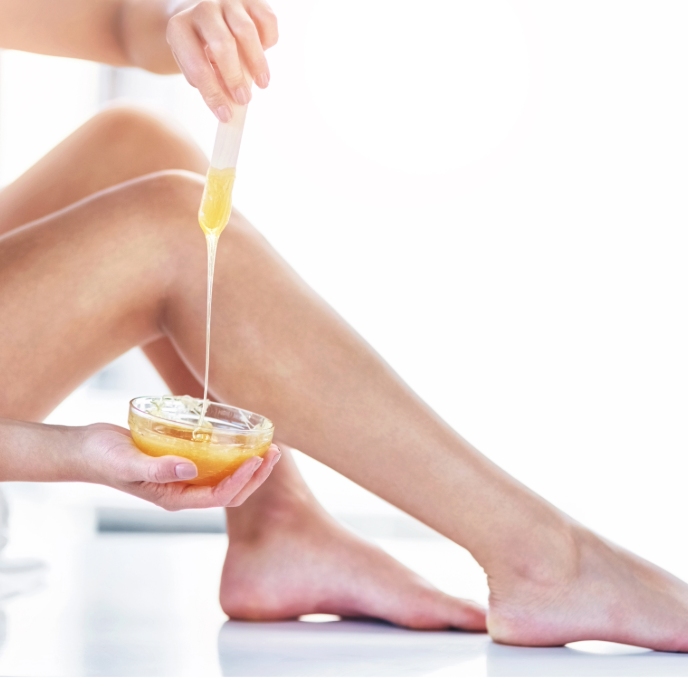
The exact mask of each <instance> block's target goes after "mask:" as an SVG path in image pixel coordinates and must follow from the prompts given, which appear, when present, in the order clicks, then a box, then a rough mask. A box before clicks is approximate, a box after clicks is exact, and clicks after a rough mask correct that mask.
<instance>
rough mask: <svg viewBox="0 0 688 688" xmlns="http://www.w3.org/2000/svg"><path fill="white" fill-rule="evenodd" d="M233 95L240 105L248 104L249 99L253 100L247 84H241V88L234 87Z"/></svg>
mask: <svg viewBox="0 0 688 688" xmlns="http://www.w3.org/2000/svg"><path fill="white" fill-rule="evenodd" d="M232 97H233V98H234V100H235V101H236V102H237V103H239V105H248V101H249V100H251V92H250V91H249V90H248V89H247V88H246V86H239V88H235V89H234V92H233V93H232Z"/></svg>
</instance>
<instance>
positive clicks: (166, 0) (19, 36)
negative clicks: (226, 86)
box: [0, 0, 190, 74]
mask: <svg viewBox="0 0 688 688" xmlns="http://www.w3.org/2000/svg"><path fill="white" fill-rule="evenodd" d="M189 2H190V0H186V1H184V0H62V1H61V2H55V0H0V47H2V48H10V49H14V50H24V51H26V52H32V53H41V54H44V55H57V56H60V57H76V58H80V59H83V60H93V61H94V62H104V63H106V64H111V65H118V66H133V67H141V68H143V69H148V70H150V71H154V72H159V73H162V74H170V73H174V72H178V71H179V68H178V67H177V63H176V61H175V59H174V57H173V55H172V52H171V50H170V48H169V46H168V45H167V39H166V29H167V22H168V20H169V18H170V16H171V15H172V14H173V13H174V12H176V11H179V10H180V9H184V7H185V6H186V5H187V4H189Z"/></svg>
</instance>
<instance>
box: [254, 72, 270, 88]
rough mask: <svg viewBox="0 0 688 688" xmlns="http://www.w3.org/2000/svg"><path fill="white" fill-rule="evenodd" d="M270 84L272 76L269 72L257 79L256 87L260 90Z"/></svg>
mask: <svg viewBox="0 0 688 688" xmlns="http://www.w3.org/2000/svg"><path fill="white" fill-rule="evenodd" d="M269 83H270V75H269V74H268V73H267V72H263V73H262V74H259V75H258V76H257V77H256V85H257V86H259V87H260V88H267V87H268V84H269Z"/></svg>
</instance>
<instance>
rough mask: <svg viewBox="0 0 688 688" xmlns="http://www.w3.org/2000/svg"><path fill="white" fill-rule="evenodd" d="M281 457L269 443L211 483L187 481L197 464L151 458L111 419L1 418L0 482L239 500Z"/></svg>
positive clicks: (204, 502)
mask: <svg viewBox="0 0 688 688" xmlns="http://www.w3.org/2000/svg"><path fill="white" fill-rule="evenodd" d="M279 457H280V452H279V449H277V447H276V446H274V445H273V446H272V447H271V448H270V450H269V451H268V453H267V454H266V455H265V458H264V459H260V458H259V457H254V458H253V459H250V460H248V461H246V463H244V464H243V465H242V466H241V467H240V468H239V469H238V470H237V471H236V472H235V473H234V475H232V476H230V477H229V478H225V480H223V481H222V482H221V483H220V484H219V485H217V486H216V487H212V488H211V487H199V486H195V485H187V484H186V483H184V482H183V481H184V480H190V479H191V478H194V477H196V475H197V470H196V466H195V465H194V464H193V463H192V462H191V461H188V460H186V459H183V458H181V457H177V456H163V457H160V458H152V457H150V456H147V455H146V454H143V453H142V452H140V451H139V450H138V449H137V448H136V446H135V445H134V443H133V442H132V439H131V436H130V434H129V433H128V432H127V431H126V430H125V429H124V428H120V427H118V426H116V425H107V424H105V423H98V424H96V425H89V426H85V427H67V426H60V425H46V424H43V423H25V422H22V421H16V420H5V419H0V482H7V481H15V480H21V481H30V482H60V481H80V482H89V483H100V484H101V485H108V486H110V487H114V488H117V489H119V490H122V491H123V492H128V493H129V494H133V495H135V496H136V497H141V498H142V499H146V500H148V501H150V502H153V503H155V504H158V505H159V506H162V507H163V508H165V509H170V510H177V509H193V508H203V507H212V506H239V505H240V504H242V503H243V502H244V501H245V500H246V498H247V497H248V496H249V495H251V494H252V493H253V492H254V491H255V490H256V489H257V488H258V487H260V485H261V484H262V483H263V482H264V481H265V479H266V478H267V477H268V475H270V472H271V471H272V468H273V466H274V465H275V464H276V463H277V461H278V460H279Z"/></svg>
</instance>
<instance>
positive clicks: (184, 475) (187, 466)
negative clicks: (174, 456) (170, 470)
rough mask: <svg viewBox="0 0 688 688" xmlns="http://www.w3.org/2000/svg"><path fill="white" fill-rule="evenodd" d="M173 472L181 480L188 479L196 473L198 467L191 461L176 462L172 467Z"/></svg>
mask: <svg viewBox="0 0 688 688" xmlns="http://www.w3.org/2000/svg"><path fill="white" fill-rule="evenodd" d="M174 474H175V475H176V476H177V477H178V478H181V479H182V480H190V479H191V478H195V477H196V476H197V475H198V469H197V468H196V466H194V465H193V464H192V463H178V464H177V465H176V466H175V467H174Z"/></svg>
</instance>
